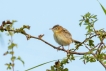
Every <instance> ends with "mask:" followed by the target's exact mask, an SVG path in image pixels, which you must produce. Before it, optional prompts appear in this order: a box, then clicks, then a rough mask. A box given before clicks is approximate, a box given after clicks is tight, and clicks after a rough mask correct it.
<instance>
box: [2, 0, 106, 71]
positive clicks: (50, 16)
mask: <svg viewBox="0 0 106 71" xmlns="http://www.w3.org/2000/svg"><path fill="white" fill-rule="evenodd" d="M100 2H101V3H102V4H103V6H104V7H106V4H105V3H106V0H100ZM87 12H90V13H92V14H96V15H97V17H98V21H97V22H96V23H95V28H96V29H100V28H105V26H106V24H105V23H106V16H105V14H104V13H103V11H102V9H101V7H100V5H99V3H98V2H97V0H0V22H2V21H3V20H17V21H18V22H17V23H15V25H14V27H15V28H19V27H21V26H22V25H24V24H26V25H30V26H31V29H30V30H26V31H27V33H29V34H31V35H33V36H38V35H39V34H44V35H45V36H44V37H43V39H44V40H46V41H48V42H49V43H51V44H53V45H55V46H59V45H58V44H57V43H56V42H55V41H54V39H53V33H52V31H51V30H49V28H51V27H52V26H54V25H56V24H60V25H61V26H64V28H67V29H68V30H69V31H70V32H71V34H72V37H73V39H77V40H79V41H83V40H84V39H85V33H86V30H85V27H84V26H83V27H80V26H79V20H80V19H81V15H84V14H85V13H87ZM105 29H106V28H105ZM2 38H3V41H4V43H2V44H1V45H0V71H7V70H6V66H5V65H4V64H5V63H6V62H7V63H8V62H10V57H11V56H10V55H7V56H3V53H4V52H5V51H7V47H8V40H9V38H10V37H7V36H6V35H5V33H2ZM13 40H14V42H15V43H17V44H18V48H15V49H14V50H15V55H16V56H21V57H22V59H23V60H24V61H25V66H23V65H22V63H21V62H20V61H15V64H16V65H15V71H17V70H18V71H24V70H26V69H28V68H30V67H33V66H36V65H38V64H41V63H44V62H47V61H51V60H58V59H62V58H64V57H66V53H64V52H62V51H58V52H57V50H55V49H53V48H52V47H50V46H48V45H47V44H45V43H43V42H41V41H39V40H36V39H30V40H28V41H27V40H26V37H25V36H24V35H21V34H15V35H14V37H13ZM95 42H97V40H95ZM71 47H72V48H73V47H74V44H71V45H70V48H71ZM65 48H66V49H67V48H68V47H65ZM80 51H81V52H83V51H86V49H85V47H81V49H80ZM53 64H54V63H50V64H46V65H44V66H41V67H38V68H36V69H34V70H31V71H46V69H49V68H50V66H51V65H53ZM65 67H68V68H69V71H73V70H74V71H85V70H86V71H104V70H105V69H104V68H103V66H102V65H101V64H100V63H99V62H96V63H88V64H86V65H84V64H83V62H82V61H81V60H79V59H78V58H77V59H76V60H75V61H73V62H71V63H70V64H68V65H66V66H65Z"/></svg>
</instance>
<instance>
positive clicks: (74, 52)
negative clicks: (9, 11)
mask: <svg viewBox="0 0 106 71" xmlns="http://www.w3.org/2000/svg"><path fill="white" fill-rule="evenodd" d="M5 24H11V22H10V21H7V22H4V21H3V22H2V25H1V26H0V30H4V31H13V32H14V33H21V34H23V35H25V36H26V38H27V40H29V39H30V38H34V39H38V40H40V41H42V42H44V43H46V44H47V45H49V46H51V47H53V48H54V49H57V50H61V51H64V52H66V53H69V54H77V55H84V54H90V53H89V51H90V49H89V48H88V47H87V46H85V47H86V48H87V49H88V50H89V51H88V52H76V51H70V52H68V51H67V50H65V49H63V48H59V47H56V46H54V45H52V44H50V43H49V42H47V41H45V40H43V39H42V37H43V36H44V35H39V36H38V37H35V36H32V35H30V34H27V33H26V32H25V31H24V29H23V30H22V31H19V30H17V29H16V30H11V29H6V28H4V27H3V26H4V25H5ZM95 36H97V35H93V36H90V37H89V38H86V39H85V40H84V41H83V42H81V43H80V44H79V46H80V45H82V44H84V43H85V42H86V41H87V40H89V39H91V38H93V37H95ZM91 54H92V55H93V56H94V57H96V54H94V53H91ZM98 61H99V62H100V63H101V64H102V65H103V66H104V67H105V68H106V65H105V64H103V62H102V61H101V60H98Z"/></svg>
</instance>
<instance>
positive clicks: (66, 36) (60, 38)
mask: <svg viewBox="0 0 106 71" xmlns="http://www.w3.org/2000/svg"><path fill="white" fill-rule="evenodd" d="M52 31H53V33H54V35H53V36H54V39H55V41H56V42H57V43H58V44H59V45H61V46H62V47H63V46H68V50H69V45H70V44H71V43H73V42H75V43H81V42H79V41H76V40H74V39H72V35H71V34H70V32H69V31H68V30H67V29H65V28H63V27H62V26H60V25H55V26H53V28H52Z"/></svg>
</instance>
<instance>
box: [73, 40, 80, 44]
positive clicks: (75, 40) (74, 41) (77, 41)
mask: <svg viewBox="0 0 106 71" xmlns="http://www.w3.org/2000/svg"><path fill="white" fill-rule="evenodd" d="M73 42H75V43H76V44H78V43H81V42H80V41H77V40H73Z"/></svg>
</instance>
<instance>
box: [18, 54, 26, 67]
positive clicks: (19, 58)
mask: <svg viewBox="0 0 106 71" xmlns="http://www.w3.org/2000/svg"><path fill="white" fill-rule="evenodd" d="M17 60H19V61H21V62H22V64H23V65H24V64H25V62H24V61H23V60H22V59H21V57H20V56H18V58H17Z"/></svg>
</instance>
